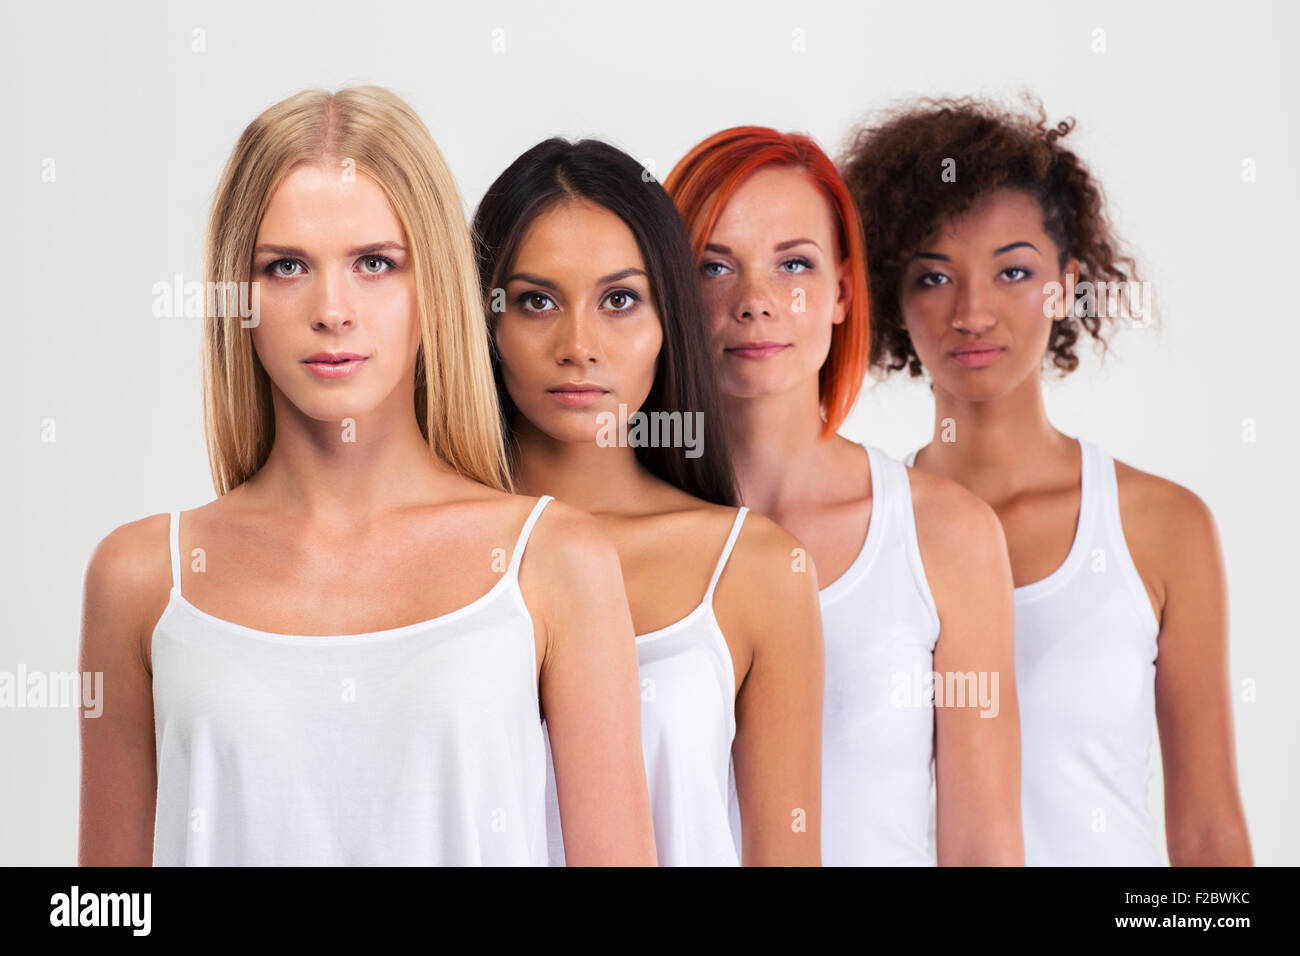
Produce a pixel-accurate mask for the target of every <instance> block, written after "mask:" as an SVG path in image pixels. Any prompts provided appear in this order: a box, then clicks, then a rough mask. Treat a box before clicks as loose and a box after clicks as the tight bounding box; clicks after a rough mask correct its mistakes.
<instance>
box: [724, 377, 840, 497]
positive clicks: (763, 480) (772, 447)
mask: <svg viewBox="0 0 1300 956" xmlns="http://www.w3.org/2000/svg"><path fill="white" fill-rule="evenodd" d="M723 401H724V404H725V411H726V415H727V427H728V432H727V439H728V443H729V445H730V447H731V459H732V465H733V467H734V468H735V471H736V482H737V484H738V486H739V489H740V500H741V502H742V503H744V504H745V505H748V506H749V507H750V508H752V509H753V510H755V511H757V512H758V513H759V514H763V515H767V516H768V517H774V516H779V515H782V514H785V513H786V512H787V510H789V509H791V508H793V507H796V506H805V505H807V504H809V503H815V502H816V501H817V500H818V499H819V497H820V492H821V490H823V489H826V488H828V487H829V483H828V479H829V478H830V477H831V475H832V472H833V469H832V468H830V463H831V461H832V457H833V456H832V452H833V450H834V442H833V441H824V440H823V439H822V426H823V422H822V416H821V410H820V405H819V403H818V395H817V380H816V378H810V379H808V380H807V381H806V382H803V383H801V384H800V385H799V386H797V387H796V388H794V389H792V390H791V391H789V392H784V393H781V394H776V395H763V396H760V397H757V398H738V397H735V396H724V398H723Z"/></svg>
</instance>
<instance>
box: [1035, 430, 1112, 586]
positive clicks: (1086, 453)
mask: <svg viewBox="0 0 1300 956" xmlns="http://www.w3.org/2000/svg"><path fill="white" fill-rule="evenodd" d="M1075 441H1077V442H1078V443H1079V516H1078V518H1077V519H1076V523H1075V526H1074V540H1073V541H1071V542H1070V551H1069V553H1068V554H1066V556H1065V560H1064V561H1062V562H1061V564H1060V566H1059V567H1057V569H1056V570H1055V571H1053V572H1052V573H1051V574H1049V575H1047V577H1045V578H1039V579H1038V580H1037V581H1031V582H1030V583H1029V584H1022V585H1021V586H1020V587H1018V588H1016V589H1015V600H1016V601H1017V602H1021V601H1033V600H1037V599H1038V598H1041V597H1045V596H1046V595H1048V594H1050V593H1052V592H1053V591H1055V590H1056V589H1057V588H1059V587H1060V586H1061V585H1063V584H1064V583H1065V582H1066V580H1067V579H1068V578H1069V577H1070V576H1071V575H1072V574H1074V571H1075V569H1076V568H1077V567H1078V565H1079V563H1080V562H1081V561H1082V560H1083V559H1084V551H1085V549H1086V548H1087V546H1088V539H1089V537H1090V536H1091V531H1092V526H1093V522H1094V521H1095V515H1094V512H1095V499H1096V498H1097V494H1096V491H1097V489H1095V488H1093V482H1094V480H1095V478H1096V472H1095V469H1094V467H1093V464H1094V463H1093V455H1092V449H1091V448H1090V447H1089V446H1088V443H1087V442H1086V441H1084V440H1083V439H1082V438H1078V437H1076V438H1075Z"/></svg>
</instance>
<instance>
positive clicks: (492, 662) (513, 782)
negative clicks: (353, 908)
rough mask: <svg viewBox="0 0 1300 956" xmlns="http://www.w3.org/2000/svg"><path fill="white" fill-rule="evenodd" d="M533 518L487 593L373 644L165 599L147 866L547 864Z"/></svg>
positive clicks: (175, 559)
mask: <svg viewBox="0 0 1300 956" xmlns="http://www.w3.org/2000/svg"><path fill="white" fill-rule="evenodd" d="M550 500H551V499H550V496H543V497H541V498H540V499H539V500H538V502H537V504H536V505H535V506H534V508H533V510H532V513H531V514H530V515H529V516H528V520H527V521H526V522H525V523H524V526H523V530H522V531H520V533H519V538H518V540H517V541H516V543H515V547H514V551H513V553H512V555H511V558H510V565H509V568H508V569H507V570H506V572H505V573H504V574H503V575H502V577H501V579H500V580H499V581H497V583H496V584H495V585H493V587H492V588H491V590H489V591H488V592H487V593H486V594H484V595H483V596H482V597H480V598H478V599H477V600H475V601H473V602H472V603H470V604H468V605H466V606H465V607H462V608H460V609H458V610H455V611H451V612H448V613H447V614H443V615H441V616H439V617H436V618H433V619H431V620H428V621H421V622H420V623H417V624H409V625H406V626H405V627H396V628H390V629H387V630H382V631H375V632H373V633H369V634H347V635H340V636H299V635H290V634H273V633H269V632H265V631H258V630H254V629H253V628H249V627H244V626H242V625H239V624H234V623H231V622H229V621H225V620H222V619H220V618H217V617H213V616H212V615H211V614H208V613H207V612H205V611H201V610H199V609H198V608H196V607H194V606H193V605H192V604H190V603H189V602H188V601H187V600H185V598H184V597H182V596H181V589H180V585H181V574H180V571H181V567H180V547H179V526H180V514H179V512H172V516H171V561H172V590H171V598H170V600H169V601H168V603H167V608H166V610H165V611H164V612H163V615H162V617H161V618H160V619H159V621H158V624H157V626H156V627H155V629H154V633H153V645H152V646H153V699H154V721H155V730H156V735H157V736H156V745H157V761H158V762H157V768H158V802H157V813H156V817H155V824H154V864H155V865H159V866H166V865H184V864H189V865H216V866H249V865H254V866H257V865H362V866H368V865H422V866H428V865H478V864H484V865H516V864H521V865H528V864H532V865H545V863H546V831H545V783H546V768H545V763H546V745H545V740H544V734H543V731H542V725H541V717H540V711H539V707H538V694H537V677H536V668H537V664H536V648H535V646H534V644H533V621H532V618H531V616H530V615H529V612H528V608H527V606H526V605H525V604H524V600H523V595H522V594H521V592H520V590H519V578H518V572H519V564H520V561H521V559H522V557H523V552H524V547H525V545H526V544H527V541H528V536H529V534H530V533H531V531H532V528H533V525H534V524H535V523H536V521H537V518H538V516H539V515H540V514H541V512H542V509H543V508H544V507H545V505H546V503H547V502H548V501H550Z"/></svg>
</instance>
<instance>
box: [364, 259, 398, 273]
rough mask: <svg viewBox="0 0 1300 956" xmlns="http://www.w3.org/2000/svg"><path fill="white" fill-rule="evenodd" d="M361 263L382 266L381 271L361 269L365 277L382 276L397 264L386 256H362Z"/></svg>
mask: <svg viewBox="0 0 1300 956" xmlns="http://www.w3.org/2000/svg"><path fill="white" fill-rule="evenodd" d="M361 261H362V262H363V263H372V262H374V263H378V264H379V265H381V266H383V268H382V269H375V270H371V269H367V268H364V267H362V270H361V271H362V272H364V273H365V274H366V275H370V276H378V275H383V274H384V273H385V272H388V271H390V270H392V269H396V268H397V263H396V262H394V261H393V260H392V259H390V258H388V256H362V257H361Z"/></svg>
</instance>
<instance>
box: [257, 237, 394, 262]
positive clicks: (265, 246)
mask: <svg viewBox="0 0 1300 956" xmlns="http://www.w3.org/2000/svg"><path fill="white" fill-rule="evenodd" d="M388 251H396V252H405V251H406V246H404V245H402V244H401V243H400V242H394V241H392V240H391V239H384V240H381V241H379V242H371V243H367V244H366V245H364V246H357V247H356V248H355V249H349V250H348V252H347V255H349V256H371V255H374V254H375V253H378V252H388ZM259 252H270V253H273V254H275V255H277V256H297V257H298V258H299V259H308V258H310V256H308V255H307V253H306V252H305V251H304V250H302V249H299V248H298V247H297V246H279V245H275V244H274V243H262V245H260V246H258V247H257V248H256V249H254V250H253V255H257V254H258V253H259Z"/></svg>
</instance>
